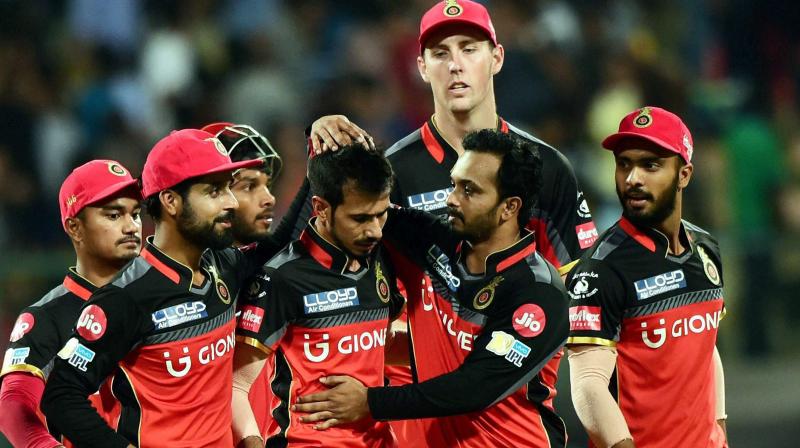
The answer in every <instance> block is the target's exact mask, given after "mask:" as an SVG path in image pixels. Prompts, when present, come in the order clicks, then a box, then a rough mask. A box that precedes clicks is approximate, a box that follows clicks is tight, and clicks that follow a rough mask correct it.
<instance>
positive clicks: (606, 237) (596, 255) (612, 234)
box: [584, 224, 630, 261]
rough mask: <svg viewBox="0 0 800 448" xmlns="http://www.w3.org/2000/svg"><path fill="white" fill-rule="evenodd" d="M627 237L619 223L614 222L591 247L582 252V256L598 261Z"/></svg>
mask: <svg viewBox="0 0 800 448" xmlns="http://www.w3.org/2000/svg"><path fill="white" fill-rule="evenodd" d="M629 238H630V237H629V236H628V234H627V233H625V231H624V230H622V229H621V228H620V227H619V224H615V225H613V226H611V228H609V229H608V230H606V231H605V232H603V234H602V235H600V237H599V238H598V239H597V241H596V242H595V243H594V245H593V246H592V247H591V249H589V250H588V251H587V252H586V253H585V254H584V257H586V258H591V259H592V260H598V261H602V260H605V259H606V258H608V257H609V255H611V254H612V253H613V252H614V251H616V250H617V249H619V247H620V246H621V245H622V243H624V242H625V241H626V240H627V239H629Z"/></svg>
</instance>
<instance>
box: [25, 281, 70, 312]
mask: <svg viewBox="0 0 800 448" xmlns="http://www.w3.org/2000/svg"><path fill="white" fill-rule="evenodd" d="M69 293H70V292H69V290H68V289H67V288H65V287H64V285H58V286H56V287H55V288H53V289H51V290H50V291H49V292H48V293H47V294H45V295H44V296H42V298H41V299H39V300H37V301H36V303H34V304H33V305H31V307H36V308H42V307H46V306H48V305H50V306H52V305H53V304H55V303H56V299H58V298H59V297H64V296H65V295H67V294H69Z"/></svg>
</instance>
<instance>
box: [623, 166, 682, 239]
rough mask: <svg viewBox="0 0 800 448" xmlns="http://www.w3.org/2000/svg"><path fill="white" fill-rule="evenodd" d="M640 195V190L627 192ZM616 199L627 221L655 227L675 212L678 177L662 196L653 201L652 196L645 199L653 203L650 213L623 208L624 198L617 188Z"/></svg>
mask: <svg viewBox="0 0 800 448" xmlns="http://www.w3.org/2000/svg"><path fill="white" fill-rule="evenodd" d="M634 192H635V193H641V190H628V193H634ZM617 197H618V198H619V201H620V204H622V216H624V217H625V218H626V219H627V220H628V221H630V222H632V223H633V224H636V225H638V226H642V227H656V226H658V225H659V224H661V223H662V222H664V221H665V220H666V219H667V218H669V216H670V215H672V212H674V211H675V202H676V198H677V197H678V176H677V175H676V176H675V179H674V180H673V182H672V184H671V185H670V186H669V188H667V189H666V190H665V191H664V195H663V196H662V197H661V198H660V199H658V200H657V201H654V199H653V195H652V194H650V195H649V197H648V198H647V199H649V200H650V201H653V206H652V209H651V210H650V211H639V210H632V209H629V208H628V207H626V206H625V196H624V195H623V194H622V192H621V191H620V190H619V187H617Z"/></svg>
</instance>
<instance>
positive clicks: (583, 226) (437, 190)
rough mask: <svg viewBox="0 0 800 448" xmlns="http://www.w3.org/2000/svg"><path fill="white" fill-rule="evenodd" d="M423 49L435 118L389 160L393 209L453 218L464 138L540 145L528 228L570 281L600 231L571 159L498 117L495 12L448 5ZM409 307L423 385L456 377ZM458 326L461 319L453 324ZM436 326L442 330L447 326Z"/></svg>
mask: <svg viewBox="0 0 800 448" xmlns="http://www.w3.org/2000/svg"><path fill="white" fill-rule="evenodd" d="M419 43H420V56H419V57H417V66H418V69H419V73H420V75H421V76H422V79H423V80H424V81H425V82H426V83H428V84H430V86H431V92H432V94H433V104H434V114H433V116H432V117H431V118H430V119H429V120H428V121H427V122H426V123H425V124H423V125H422V127H421V128H420V129H418V130H416V131H414V132H413V133H412V134H410V135H408V136H407V137H405V138H403V139H402V140H400V141H399V142H397V143H395V144H394V146H392V147H390V148H389V150H388V151H387V153H386V154H387V157H388V158H389V161H390V162H391V163H392V168H393V169H394V172H395V175H396V177H397V183H396V185H395V188H394V189H393V191H392V202H393V203H395V204H399V205H402V206H404V207H409V208H415V209H418V210H424V211H429V212H431V213H435V214H439V215H442V214H444V213H445V212H446V210H447V206H446V199H447V196H448V194H449V193H450V192H451V191H452V186H451V185H450V171H451V170H452V169H453V166H454V165H455V162H456V159H457V158H458V157H459V155H460V154H462V153H463V152H464V148H463V141H462V139H463V138H464V136H465V135H466V134H467V133H469V132H471V131H475V130H479V129H487V128H493V129H497V130H500V131H502V132H509V133H512V134H514V135H516V136H519V137H521V138H524V139H526V140H529V141H532V142H535V143H538V144H540V145H542V148H541V150H540V154H541V157H542V164H543V167H544V168H543V170H542V175H543V178H542V190H541V193H540V196H539V202H538V204H537V206H536V207H535V208H534V210H533V214H532V216H531V219H530V221H529V222H528V223H527V225H526V227H527V228H528V229H529V230H531V231H533V232H534V238H535V240H536V250H537V251H539V253H541V254H542V255H543V256H544V257H545V259H547V261H549V262H550V263H552V264H553V265H554V266H556V268H558V269H559V272H560V273H561V274H562V275H564V274H565V273H566V272H567V271H568V270H569V269H570V267H571V266H572V265H573V263H574V262H575V261H576V260H577V259H578V258H579V257H580V255H581V253H582V252H583V250H584V249H586V248H588V247H590V246H591V245H592V243H593V242H594V241H595V239H596V238H597V230H596V228H595V225H594V223H593V222H592V219H591V214H590V211H589V207H588V205H587V203H586V201H585V200H584V198H583V192H582V191H581V190H580V187H579V186H578V182H577V179H576V178H575V174H574V172H573V170H572V167H571V166H570V164H569V162H568V161H567V159H566V158H565V157H564V156H563V155H562V154H561V153H560V152H559V151H557V150H556V149H555V148H553V147H552V146H550V145H547V144H546V143H544V142H542V141H541V140H539V139H538V138H536V137H534V136H531V135H530V134H528V133H525V132H523V131H521V130H520V129H518V128H516V127H514V126H513V125H511V124H509V123H508V122H506V121H505V120H503V119H502V118H501V117H500V116H498V115H497V106H496V103H495V95H494V84H493V83H494V75H495V74H497V73H498V72H500V69H501V68H502V66H503V60H504V50H503V46H502V45H501V44H499V43H498V42H497V37H496V34H495V30H494V26H493V25H492V21H491V17H490V16H489V13H488V11H487V10H486V8H485V7H483V6H482V5H480V4H478V3H476V2H472V1H469V0H449V1H443V2H439V3H437V4H436V5H434V6H433V7H431V8H430V9H429V10H428V11H427V12H426V13H425V15H424V16H423V17H422V20H421V22H420V34H419ZM350 128H351V124H350V123H349V122H347V121H346V119H345V118H343V117H341V116H333V117H323V118H322V119H320V120H318V121H317V122H315V123H314V125H312V133H311V141H312V144H313V145H314V147H315V149H316V148H322V147H323V146H336V145H337V144H338V143H337V142H339V141H343V142H347V141H349V137H348V135H350V134H349V133H344V132H339V131H340V130H350ZM351 133H352V131H351ZM401 281H402V282H403V284H404V285H405V286H406V287H407V288H408V289H409V290H411V291H417V288H418V287H419V285H420V284H422V288H423V290H424V289H426V288H430V286H431V285H430V280H429V278H426V277H425V278H424V277H422V276H421V275H419V276H415V277H411V276H405V277H404V278H403V277H401ZM423 282H424V283H423ZM410 305H412V304H411V303H410V302H409V307H408V317H409V322H410V334H411V338H412V339H411V342H412V350H416V351H420V352H424V353H421V354H420V356H418V357H417V359H416V365H415V372H414V374H415V376H416V379H417V380H419V381H424V380H426V379H428V378H432V377H435V376H438V375H441V374H443V373H447V371H446V370H442V369H441V368H440V365H439V363H438V362H437V361H436V360H438V359H442V358H444V357H445V354H443V353H442V352H441V350H443V349H444V348H443V347H430V346H428V345H426V344H425V341H420V340H418V339H415V338H414V335H415V334H416V335H418V334H421V332H420V331H415V327H420V326H423V325H431V323H430V322H428V321H429V320H435V319H430V318H427V319H426V318H423V316H425V313H424V312H423V310H421V309H415V308H414V307H413V306H410ZM565 306H566V304H565ZM429 317H436V316H429ZM453 317H454V316H453ZM458 322H459V321H458V320H457V319H456V324H454V325H458ZM437 325H439V326H442V325H443V323H442V322H441V320H439V322H438V324H437ZM423 346H424V347H423ZM429 359H430V360H431V361H430V362H428V360H429ZM560 359H561V353H558V354H557V355H556V356H555V358H554V360H553V362H552V363H551V364H549V365H548V366H547V367H546V368H545V369H544V370H543V372H542V375H543V377H544V379H545V381H546V383H547V384H548V385H549V386H550V388H551V396H550V397H549V399H548V400H546V404H547V405H548V406H551V407H552V398H553V397H554V396H555V393H556V390H555V384H556V379H557V371H558V365H559V362H560ZM429 424H435V422H429ZM403 425H411V426H409V427H408V428H400V427H399V426H395V428H396V429H397V431H396V432H397V434H398V438H399V439H400V440H401V442H403V443H406V444H408V446H424V444H421V442H420V439H419V437H417V435H418V434H419V433H420V432H424V431H426V429H425V428H424V427H423V426H424V425H426V423H423V422H420V425H422V426H416V425H412V424H411V423H410V422H409V423H403ZM405 434H408V437H406V436H405Z"/></svg>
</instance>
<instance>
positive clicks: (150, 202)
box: [142, 179, 197, 222]
mask: <svg viewBox="0 0 800 448" xmlns="http://www.w3.org/2000/svg"><path fill="white" fill-rule="evenodd" d="M196 182H197V179H186V180H185V181H183V182H181V183H179V184H178V185H175V186H174V187H170V188H167V190H172V191H174V192H176V193H178V194H179V195H180V196H181V199H183V201H184V202H186V200H187V198H188V196H189V189H190V188H192V185H194V184H195V183H196ZM158 193H160V192H158ZM158 193H153V194H151V195H150V196H148V197H146V198H144V199H143V200H142V207H143V208H144V210H145V211H146V212H147V214H148V215H150V217H151V218H153V221H155V222H158V221H161V200H160V199H159V198H158Z"/></svg>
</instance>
